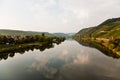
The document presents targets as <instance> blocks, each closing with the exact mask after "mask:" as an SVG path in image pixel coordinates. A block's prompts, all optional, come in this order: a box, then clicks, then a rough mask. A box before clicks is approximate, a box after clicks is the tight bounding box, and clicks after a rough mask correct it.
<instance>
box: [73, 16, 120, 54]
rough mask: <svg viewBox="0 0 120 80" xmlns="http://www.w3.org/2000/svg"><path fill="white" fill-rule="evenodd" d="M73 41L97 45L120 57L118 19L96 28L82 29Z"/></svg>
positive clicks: (119, 25)
mask: <svg viewBox="0 0 120 80" xmlns="http://www.w3.org/2000/svg"><path fill="white" fill-rule="evenodd" d="M74 39H76V40H82V41H86V42H92V43H97V44H99V45H101V46H103V47H104V48H107V49H108V50H111V51H112V52H113V54H117V55H119V56H120V18H112V19H108V20H106V21H105V22H103V23H102V24H100V25H98V26H95V27H90V28H85V29H82V30H80V31H79V32H78V33H77V34H75V36H74Z"/></svg>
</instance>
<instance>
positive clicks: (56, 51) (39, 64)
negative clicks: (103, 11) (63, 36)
mask: <svg viewBox="0 0 120 80" xmlns="http://www.w3.org/2000/svg"><path fill="white" fill-rule="evenodd" d="M0 80H120V59H115V58H112V57H108V56H106V55H104V54H103V53H102V52H101V51H99V50H97V49H95V48H90V47H85V46H82V45H81V44H79V43H78V42H76V41H74V40H66V41H64V42H62V43H61V44H59V45H55V46H54V48H50V49H46V50H44V51H40V50H37V49H35V50H34V51H32V50H29V51H26V52H25V53H23V54H20V53H15V55H14V56H12V57H7V58H6V59H5V60H4V59H1V61H0Z"/></svg>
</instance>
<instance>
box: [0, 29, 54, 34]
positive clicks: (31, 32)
mask: <svg viewBox="0 0 120 80" xmlns="http://www.w3.org/2000/svg"><path fill="white" fill-rule="evenodd" d="M42 33H44V34H45V35H47V36H53V34H50V33H48V32H35V31H21V30H8V29H0V35H26V36H30V35H41V34H42Z"/></svg>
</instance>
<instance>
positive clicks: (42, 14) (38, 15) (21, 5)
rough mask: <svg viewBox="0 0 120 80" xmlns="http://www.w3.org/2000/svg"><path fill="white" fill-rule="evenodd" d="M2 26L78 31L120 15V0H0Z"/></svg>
mask: <svg viewBox="0 0 120 80" xmlns="http://www.w3.org/2000/svg"><path fill="white" fill-rule="evenodd" d="M1 1H2V3H1V5H0V11H1V12H0V17H1V18H0V23H1V24H0V28H8V29H21V30H34V31H48V32H77V31H79V30H80V29H82V28H85V27H91V26H96V25H98V24H100V23H101V22H103V21H104V20H106V19H108V18H114V17H119V16H120V15H119V14H120V11H119V9H120V1H119V0H4V1H3V0H1Z"/></svg>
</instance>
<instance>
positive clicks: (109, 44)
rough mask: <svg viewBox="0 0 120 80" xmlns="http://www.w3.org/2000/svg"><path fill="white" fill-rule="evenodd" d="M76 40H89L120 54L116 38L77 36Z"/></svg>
mask: <svg viewBox="0 0 120 80" xmlns="http://www.w3.org/2000/svg"><path fill="white" fill-rule="evenodd" d="M75 40H77V41H79V40H81V41H84V42H88V43H91V44H94V43H95V44H98V45H100V46H102V47H103V48H106V49H108V50H110V51H112V53H113V54H115V55H118V56H120V46H119V44H118V43H116V40H117V39H115V40H109V39H105V38H104V39H103V38H75Z"/></svg>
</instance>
